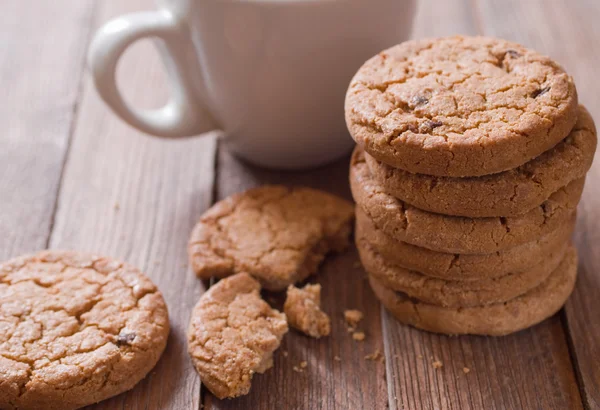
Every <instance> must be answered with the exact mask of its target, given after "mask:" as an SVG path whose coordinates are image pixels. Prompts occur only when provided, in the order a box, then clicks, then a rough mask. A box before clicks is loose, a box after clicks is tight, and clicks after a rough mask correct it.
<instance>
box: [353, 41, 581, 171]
mask: <svg viewBox="0 0 600 410" xmlns="http://www.w3.org/2000/svg"><path fill="white" fill-rule="evenodd" d="M345 111H346V123H347V125H348V128H349V130H350V133H351V135H352V137H353V138H354V139H355V140H356V142H357V143H358V144H359V145H360V146H362V147H363V148H364V149H365V150H366V151H367V152H368V153H369V154H371V155H372V156H373V157H375V158H377V159H378V160H380V161H383V162H385V163H387V164H389V165H391V166H394V167H396V168H401V169H404V170H406V171H409V172H414V173H421V174H428V175H436V176H453V177H467V176H479V175H487V174H493V173H496V172H501V171H505V170H508V169H512V168H515V167H518V166H519V165H522V164H524V163H525V162H527V161H529V160H531V159H532V158H535V157H537V156H538V155H540V154H541V153H542V152H544V151H547V150H548V149H550V148H552V147H553V146H554V145H556V143H558V142H559V141H560V140H561V139H563V138H564V137H565V136H566V135H567V134H568V133H569V130H570V129H571V128H573V125H574V124H575V120H576V117H577V92H576V89H575V85H574V83H573V80H572V78H571V77H570V76H569V75H567V74H566V73H565V71H564V70H563V69H562V68H561V67H560V66H559V65H558V64H557V63H556V62H554V61H552V60H551V59H550V58H548V57H546V56H543V55H540V54H538V53H537V52H535V51H533V50H529V49H527V48H525V47H523V46H521V45H519V44H516V43H512V42H509V41H505V40H501V39H495V38H486V37H464V36H455V37H447V38H435V39H422V40H413V41H407V42H404V43H402V44H400V45H397V46H395V47H392V48H390V49H387V50H384V51H382V52H381V53H379V54H378V55H376V56H374V57H373V58H371V59H370V60H368V61H367V62H366V63H365V64H364V65H363V66H362V67H361V68H360V69H359V70H358V72H357V73H356V75H355V76H354V78H353V79H352V81H351V84H350V86H349V88H348V92H347V94H346V104H345Z"/></svg>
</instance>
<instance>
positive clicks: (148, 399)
mask: <svg viewBox="0 0 600 410" xmlns="http://www.w3.org/2000/svg"><path fill="white" fill-rule="evenodd" d="M153 7H155V6H154V4H153V1H151V0H129V1H127V2H117V1H109V2H102V4H101V8H99V9H98V13H99V15H98V17H97V20H98V22H99V23H103V22H105V21H107V20H108V19H109V18H110V17H112V16H114V15H117V14H123V13H126V12H130V11H135V10H141V9H150V8H153ZM120 69H121V71H120V72H119V74H120V79H121V85H122V87H123V89H124V91H125V94H126V95H127V96H128V98H129V99H131V100H132V102H133V104H143V105H145V106H157V105H159V104H160V103H162V101H164V100H165V98H166V95H167V90H166V89H165V88H166V86H165V83H164V81H163V80H164V75H163V72H162V67H161V64H160V62H159V61H158V58H157V56H156V54H155V51H154V49H153V47H152V46H151V44H150V43H148V42H146V43H143V44H140V45H139V46H135V47H134V49H133V50H131V51H130V52H128V54H127V55H126V56H125V59H124V61H123V62H122V64H121V65H120ZM215 149H216V143H215V138H214V136H209V137H206V138H194V139H185V140H161V139H157V138H152V137H149V136H146V135H142V134H141V133H138V132H136V131H135V130H133V129H132V128H130V127H128V126H126V125H125V124H124V123H122V122H121V121H120V120H118V119H117V118H116V117H115V116H114V114H112V113H111V112H110V111H109V110H108V108H107V107H106V106H105V105H104V104H103V103H102V102H101V101H100V99H99V97H98V96H97V94H96V92H95V90H94V89H93V86H92V82H91V80H90V79H89V78H87V79H86V81H85V84H84V93H83V99H82V102H81V107H80V112H79V116H78V118H77V123H76V127H75V132H74V136H73V142H72V144H71V150H70V153H69V156H68V160H67V163H66V167H65V171H64V177H63V180H62V185H61V190H60V196H59V200H58V207H57V211H56V221H55V224H54V229H53V231H52V235H51V240H50V247H51V248H71V249H78V250H85V251H92V252H96V253H99V254H106V255H110V256H112V257H115V258H118V259H121V260H124V261H127V262H130V263H132V264H134V265H136V266H138V267H139V268H141V269H142V270H143V271H144V272H146V273H147V274H148V275H149V276H150V277H151V278H152V280H153V281H154V283H156V284H157V285H158V287H159V288H160V289H161V291H162V292H163V294H164V296H165V299H166V301H167V305H168V308H169V316H170V322H171V334H170V338H169V341H168V345H167V349H166V351H165V353H164V355H163V357H162V358H161V360H160V361H159V363H158V365H157V366H156V367H155V368H154V369H153V371H152V372H151V373H150V375H149V376H148V377H146V378H145V379H144V380H143V381H142V382H141V383H139V384H138V385H137V386H136V387H135V388H134V389H133V390H132V391H130V392H128V393H125V394H122V395H120V396H117V397H115V398H113V399H110V400H107V401H104V402H102V403H100V404H98V405H96V406H90V409H115V408H122V409H157V410H158V409H161V410H162V409H182V410H183V409H185V410H188V409H190V410H191V409H194V410H195V409H198V408H199V406H200V381H199V378H198V376H197V374H196V372H195V371H194V369H193V368H192V366H191V363H190V360H189V358H188V355H187V346H186V335H185V333H186V329H187V324H188V319H189V315H190V312H191V310H192V307H193V306H194V304H195V303H196V302H197V300H198V297H199V296H200V294H201V292H202V284H201V282H200V281H198V280H197V279H196V277H195V276H194V275H193V274H192V273H191V272H190V271H189V270H188V269H187V255H186V244H187V238H188V235H189V232H190V231H191V229H192V227H193V225H194V223H195V222H196V220H197V218H198V217H199V215H200V214H201V213H202V212H203V211H204V210H205V209H206V208H207V207H208V206H209V205H210V203H211V200H212V189H213V181H214V158H215Z"/></svg>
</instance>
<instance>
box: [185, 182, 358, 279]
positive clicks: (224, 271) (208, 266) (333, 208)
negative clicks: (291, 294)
mask: <svg viewBox="0 0 600 410" xmlns="http://www.w3.org/2000/svg"><path fill="white" fill-rule="evenodd" d="M353 217H354V206H353V204H351V203H350V202H348V201H345V200H343V199H341V198H338V197H336V196H334V195H330V194H328V193H326V192H322V191H318V190H315V189H311V188H290V187H285V186H280V185H265V186H262V187H259V188H255V189H250V190H248V191H246V192H243V193H239V194H235V195H233V196H231V197H229V198H227V199H224V200H222V201H220V202H218V203H216V204H215V205H214V206H213V207H212V208H210V209H209V210H208V211H207V212H206V213H205V214H204V215H202V217H201V218H200V221H199V222H198V224H197V225H196V226H195V228H194V230H193V232H192V234H191V237H190V241H189V245H188V252H189V257H190V262H191V265H192V268H193V269H194V271H195V272H196V274H197V275H198V276H199V277H200V278H203V279H206V278H210V277H212V276H215V277H226V276H229V275H232V274H234V273H238V272H247V273H250V274H251V275H253V276H254V277H256V278H258V280H259V281H260V282H261V284H262V285H263V286H264V287H265V288H267V289H270V290H283V289H285V288H287V286H288V285H291V284H294V283H296V282H299V281H301V280H303V279H305V278H306V277H308V276H309V275H311V274H313V273H315V272H316V270H317V268H318V266H319V264H320V263H321V262H322V260H323V259H324V257H325V255H326V254H327V253H328V252H330V251H341V250H343V249H345V248H346V247H347V246H348V243H349V240H348V238H349V235H350V232H351V222H352V220H353Z"/></svg>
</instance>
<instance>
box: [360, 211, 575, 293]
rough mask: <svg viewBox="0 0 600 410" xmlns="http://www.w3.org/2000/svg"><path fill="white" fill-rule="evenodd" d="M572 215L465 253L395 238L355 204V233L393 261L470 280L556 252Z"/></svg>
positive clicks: (527, 266) (537, 261) (524, 265)
mask: <svg viewBox="0 0 600 410" xmlns="http://www.w3.org/2000/svg"><path fill="white" fill-rule="evenodd" d="M575 219H576V214H575V213H573V216H572V217H571V220H570V221H568V222H567V223H566V224H563V225H561V226H559V227H558V228H557V229H555V230H554V231H552V232H550V233H548V234H547V235H545V236H544V237H542V238H540V239H536V240H533V241H531V242H526V243H524V244H522V245H517V246H514V247H512V248H509V249H505V250H502V251H498V252H493V253H484V254H471V255H466V254H459V253H444V252H436V251H432V250H430V249H427V248H422V247H419V246H415V245H411V244H409V243H406V242H402V241H397V240H394V239H393V238H392V237H390V236H389V235H387V234H386V233H385V232H383V231H381V230H380V229H378V228H377V227H376V226H375V225H374V224H373V221H371V220H370V219H369V217H368V216H366V214H365V212H364V211H363V210H362V209H360V207H358V208H357V209H356V230H355V236H356V239H357V240H364V241H366V242H367V243H369V245H370V246H371V247H372V248H373V250H375V251H376V252H377V253H379V254H381V256H383V257H384V258H385V259H386V260H387V261H389V262H390V263H392V264H394V265H398V266H401V267H403V268H405V269H410V270H415V271H417V272H421V273H422V274H423V275H428V276H433V277H436V278H440V279H444V280H460V281H472V280H480V279H491V278H497V277H500V276H504V275H507V274H508V273H511V272H523V271H526V270H528V269H531V268H533V267H534V266H536V265H538V264H540V263H542V262H543V260H544V259H545V258H546V257H547V255H549V254H551V253H554V252H557V251H558V250H559V249H560V248H562V247H564V245H565V244H566V243H567V242H568V241H569V238H570V237H571V233H572V232H573V228H574V226H575Z"/></svg>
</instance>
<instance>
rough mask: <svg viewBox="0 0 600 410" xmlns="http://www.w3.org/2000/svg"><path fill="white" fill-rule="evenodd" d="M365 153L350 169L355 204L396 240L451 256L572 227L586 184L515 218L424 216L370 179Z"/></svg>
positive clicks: (572, 187) (567, 188) (566, 189)
mask: <svg viewBox="0 0 600 410" xmlns="http://www.w3.org/2000/svg"><path fill="white" fill-rule="evenodd" d="M362 152H363V151H360V150H359V151H355V152H354V154H353V156H352V160H351V164H350V188H351V189H352V195H353V196H354V200H355V201H356V203H357V204H358V205H359V206H360V207H361V209H362V210H363V211H364V212H365V213H366V214H367V215H368V216H369V218H371V219H372V220H373V222H374V223H375V225H376V226H377V227H379V228H380V229H381V230H382V231H384V232H385V233H387V234H388V235H390V236H391V237H393V238H395V239H396V240H399V241H403V242H407V243H410V244H412V245H416V246H420V247H423V248H427V249H431V250H434V251H438V252H448V253H464V254H475V253H492V252H497V251H500V250H503V249H508V248H511V247H513V246H517V245H522V244H524V243H526V242H531V241H533V240H536V239H538V238H541V237H543V236H544V235H547V234H548V233H550V232H552V231H554V230H555V229H556V228H558V227H559V226H561V225H564V224H565V223H567V222H568V221H569V220H570V219H571V217H572V215H573V212H574V211H575V209H576V208H577V204H578V203H579V199H580V198H581V193H582V191H583V185H584V182H585V179H583V178H581V179H578V180H575V181H573V182H571V183H569V184H568V185H567V186H565V187H563V188H561V189H559V190H558V191H557V192H555V193H554V194H552V195H551V196H550V198H548V199H547V200H546V201H544V203H542V205H540V206H539V207H536V208H534V209H532V210H531V211H529V212H528V213H526V214H525V215H521V216H515V217H507V218H504V217H495V218H466V217H461V216H447V215H441V214H436V213H433V212H428V211H423V210H421V209H419V208H415V207H413V206H411V205H407V204H405V203H404V202H402V201H401V200H399V199H397V198H395V197H393V196H391V195H389V194H387V193H386V192H385V190H384V189H383V188H382V187H381V185H379V184H378V183H377V182H376V181H375V179H374V178H373V177H372V176H371V174H370V172H369V169H368V167H367V164H366V163H365V160H364V155H362Z"/></svg>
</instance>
